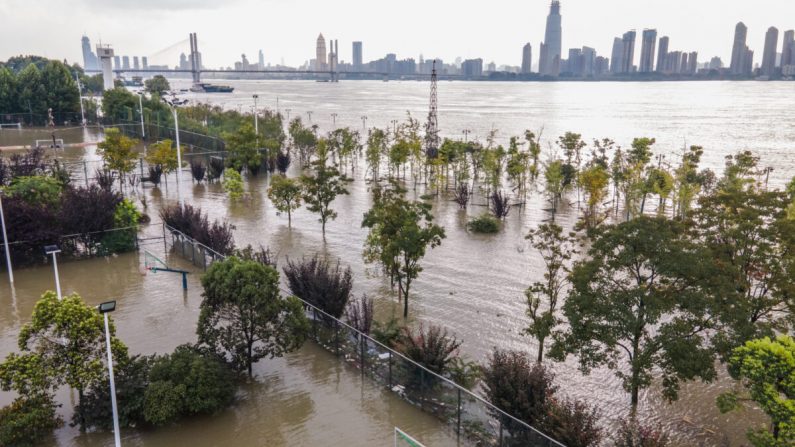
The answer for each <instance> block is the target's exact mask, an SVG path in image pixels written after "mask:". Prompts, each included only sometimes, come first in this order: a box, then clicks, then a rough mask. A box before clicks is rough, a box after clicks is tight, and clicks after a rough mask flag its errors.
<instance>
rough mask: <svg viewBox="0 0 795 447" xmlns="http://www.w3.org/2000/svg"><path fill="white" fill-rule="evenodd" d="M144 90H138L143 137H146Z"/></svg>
mask: <svg viewBox="0 0 795 447" xmlns="http://www.w3.org/2000/svg"><path fill="white" fill-rule="evenodd" d="M143 97H144V92H138V111H139V112H141V138H142V139H144V140H145V139H146V131H144V103H143Z"/></svg>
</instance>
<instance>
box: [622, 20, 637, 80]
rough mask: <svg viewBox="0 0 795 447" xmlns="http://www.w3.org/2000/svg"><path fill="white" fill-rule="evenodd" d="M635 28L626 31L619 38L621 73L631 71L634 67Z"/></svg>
mask: <svg viewBox="0 0 795 447" xmlns="http://www.w3.org/2000/svg"><path fill="white" fill-rule="evenodd" d="M636 37H637V33H635V30H631V31H627V32H626V33H624V36H623V37H622V38H621V41H622V43H623V47H624V48H623V51H622V52H621V73H632V72H633V71H634V69H635V38H636Z"/></svg>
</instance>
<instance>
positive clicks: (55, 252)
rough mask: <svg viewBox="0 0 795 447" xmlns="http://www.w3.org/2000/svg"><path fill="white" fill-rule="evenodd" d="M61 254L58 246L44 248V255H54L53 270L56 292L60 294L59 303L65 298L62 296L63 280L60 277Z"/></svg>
mask: <svg viewBox="0 0 795 447" xmlns="http://www.w3.org/2000/svg"><path fill="white" fill-rule="evenodd" d="M60 252H61V249H59V248H58V246H57V245H46V246H45V247H44V253H45V254H48V255H52V268H53V271H55V291H56V293H58V301H61V299H62V298H63V297H62V296H61V279H60V278H59V277H58V256H57V255H58V253H60Z"/></svg>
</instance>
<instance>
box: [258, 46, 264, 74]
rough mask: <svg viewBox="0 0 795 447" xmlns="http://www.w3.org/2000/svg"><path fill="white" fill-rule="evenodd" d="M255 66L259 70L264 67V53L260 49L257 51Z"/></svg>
mask: <svg viewBox="0 0 795 447" xmlns="http://www.w3.org/2000/svg"><path fill="white" fill-rule="evenodd" d="M257 68H259V69H260V70H264V69H265V53H263V52H262V49H260V50H259V53H257Z"/></svg>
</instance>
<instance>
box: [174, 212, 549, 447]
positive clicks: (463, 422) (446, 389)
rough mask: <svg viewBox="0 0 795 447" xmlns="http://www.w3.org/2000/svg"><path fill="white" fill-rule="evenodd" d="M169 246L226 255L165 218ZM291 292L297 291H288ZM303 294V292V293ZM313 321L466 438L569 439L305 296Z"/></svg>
mask: <svg viewBox="0 0 795 447" xmlns="http://www.w3.org/2000/svg"><path fill="white" fill-rule="evenodd" d="M163 237H164V244H165V247H166V251H167V252H168V251H169V249H170V250H171V252H172V253H176V254H179V255H180V256H182V257H183V258H184V259H186V260H189V261H191V263H193V265H195V266H197V267H200V268H202V269H204V270H206V269H207V268H208V267H209V266H210V265H212V263H213V262H216V261H219V260H223V259H224V258H225V256H224V255H222V254H220V253H217V252H215V251H213V250H212V249H211V248H209V247H207V246H205V245H203V244H201V243H199V242H197V241H195V240H193V239H192V238H191V237H190V236H188V235H186V234H184V233H182V232H180V231H178V230H176V229H173V228H171V227H169V226H168V225H166V224H163ZM283 293H286V294H288V295H291V293H289V292H287V291H283ZM299 299H300V298H299ZM301 301H302V302H303V304H304V309H305V310H306V315H307V318H308V319H309V321H310V323H311V332H310V338H311V339H312V340H313V341H315V342H316V343H317V344H318V345H320V346H321V347H323V348H324V349H326V350H327V351H329V352H331V353H333V354H335V355H336V356H337V357H338V358H339V359H340V360H341V361H343V362H345V363H346V364H347V365H349V366H351V367H352V368H356V369H358V370H359V371H361V375H362V377H368V378H370V379H372V380H374V381H376V382H377V383H379V384H380V385H382V386H384V387H385V388H387V389H389V390H390V391H391V392H393V393H395V394H397V395H398V396H399V397H400V398H401V399H403V400H405V401H406V402H409V403H411V404H412V405H414V406H416V407H418V408H421V409H422V410H423V411H425V412H427V413H430V414H432V415H434V416H435V417H436V418H438V419H439V420H440V421H442V422H443V423H445V424H446V425H447V427H448V428H449V429H450V430H451V431H452V432H453V433H454V434H455V435H456V437H457V438H458V441H459V443H460V444H464V445H475V446H500V447H519V446H525V447H527V446H531V447H563V444H561V443H559V442H557V441H555V440H554V439H552V438H550V437H548V436H546V435H544V434H543V433H541V432H540V431H538V430H536V429H535V428H533V427H531V426H530V425H528V424H526V423H524V422H523V421H521V420H519V419H516V418H515V417H513V416H511V415H509V414H507V413H505V412H504V411H502V410H500V409H499V408H497V407H495V406H494V405H492V404H491V403H489V402H487V401H486V400H485V399H483V398H482V397H480V396H478V395H476V394H474V393H472V392H471V391H470V390H468V389H466V388H464V387H462V386H460V385H458V384H456V383H455V382H453V381H452V380H450V379H448V378H446V377H442V376H440V375H438V374H436V373H434V372H432V371H430V370H429V369H427V368H425V367H424V366H422V365H420V364H419V363H416V362H414V361H413V360H411V359H409V358H407V357H406V356H404V355H403V354H401V353H399V352H397V351H395V350H393V349H390V348H389V347H387V346H385V345H383V344H381V343H379V342H378V341H376V340H375V339H373V338H372V337H370V336H368V335H367V334H364V333H362V332H360V331H358V330H357V329H355V328H353V327H352V326H350V325H348V324H347V323H345V322H343V321H341V320H339V319H337V318H335V317H333V316H331V315H330V314H328V313H326V312H324V311H323V310H321V309H319V308H317V307H315V306H313V305H312V304H310V303H308V302H306V301H303V300H301Z"/></svg>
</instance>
